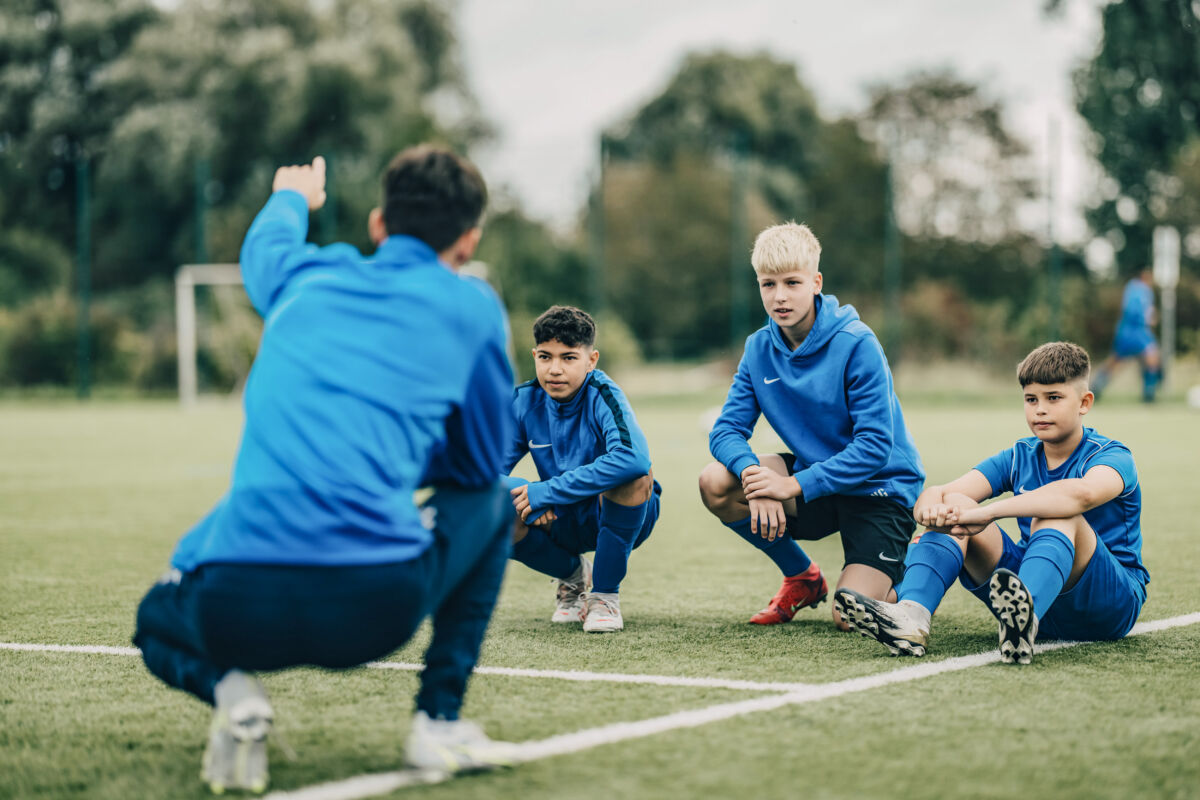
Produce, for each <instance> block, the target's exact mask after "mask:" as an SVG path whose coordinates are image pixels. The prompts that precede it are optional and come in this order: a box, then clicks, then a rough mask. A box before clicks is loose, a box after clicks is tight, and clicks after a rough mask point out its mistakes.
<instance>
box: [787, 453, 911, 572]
mask: <svg viewBox="0 0 1200 800" xmlns="http://www.w3.org/2000/svg"><path fill="white" fill-rule="evenodd" d="M779 457H780V458H782V459H783V463H784V464H785V465H786V466H787V470H788V474H793V470H794V469H795V467H796V457H795V456H794V455H792V454H791V453H779ZM916 530H917V523H916V522H915V521H914V520H913V517H912V514H911V513H910V511H909V509H908V508H906V507H905V506H904V505H902V504H901V503H900V502H899V501H897V500H896V499H894V498H891V497H868V496H863V497H858V496H854V495H846V494H831V495H826V496H825V497H818V498H817V499H816V500H812V501H801V500H797V502H796V516H795V517H788V520H787V532H788V534H789V535H790V536H791V537H792V538H793V539H800V540H804V541H816V540H817V539H824V538H825V537H826V536H829V535H830V534H833V533H838V532H839V531H840V532H841V534H842V553H843V554H844V555H845V564H866V565H867V566H868V567H874V568H875V569H877V570H879V571H880V572H882V573H884V574H885V575H887V576H888V577H889V578H891V579H892V585H893V586H895V585H897V584H899V583H900V579H901V578H903V577H904V557H905V556H906V555H907V554H908V543H909V542H910V541H911V540H912V536H913V533H914V532H915V531H916ZM844 568H845V565H843V569H844Z"/></svg>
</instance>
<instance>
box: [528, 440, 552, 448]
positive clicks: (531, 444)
mask: <svg viewBox="0 0 1200 800" xmlns="http://www.w3.org/2000/svg"><path fill="white" fill-rule="evenodd" d="M549 446H550V445H548V444H534V443H533V439H530V440H529V449H530V450H532V449H534V448H535V447H549Z"/></svg>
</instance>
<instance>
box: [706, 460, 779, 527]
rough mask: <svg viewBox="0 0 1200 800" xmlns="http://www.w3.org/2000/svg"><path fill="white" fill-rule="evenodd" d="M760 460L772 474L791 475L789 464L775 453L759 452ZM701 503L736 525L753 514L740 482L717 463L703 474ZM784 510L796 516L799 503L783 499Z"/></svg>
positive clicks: (722, 518)
mask: <svg viewBox="0 0 1200 800" xmlns="http://www.w3.org/2000/svg"><path fill="white" fill-rule="evenodd" d="M758 461H759V463H760V464H762V465H763V466H764V467H766V468H767V469H770V470H772V471H773V472H778V473H779V474H780V475H787V474H788V471H787V465H786V464H785V463H784V461H783V459H782V458H780V457H779V456H778V455H776V454H775V453H760V454H759V455H758ZM700 500H701V501H702V502H703V503H704V507H705V508H707V509H708V510H709V511H711V512H712V513H713V516H715V517H716V518H717V519H719V520H721V522H727V523H728V522H737V521H738V520H742V519H745V518H746V517H747V516H749V515H750V503H749V501H747V500H746V494H745V492H743V491H742V481H741V479H740V478H739V477H738V476H736V475H734V474H733V473H732V472H730V471H729V470H727V469H725V465H724V464H721V463H720V462H717V461H714V462H712V463H711V464H709V465H708V466H707V467H705V468H704V470H703V471H701V473H700ZM783 511H784V513H785V514H787V515H788V516H795V515H796V501H795V500H794V499H792V500H784V501H783Z"/></svg>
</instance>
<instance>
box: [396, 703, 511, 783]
mask: <svg viewBox="0 0 1200 800" xmlns="http://www.w3.org/2000/svg"><path fill="white" fill-rule="evenodd" d="M515 750H516V746H515V745H513V744H512V743H510V742H494V741H492V740H491V739H489V738H488V737H487V734H485V733H484V732H483V730H482V729H481V728H480V727H479V726H478V725H476V724H475V723H474V722H470V721H469V720H465V719H431V718H430V717H429V715H428V714H426V713H425V712H424V711H418V712H417V713H416V714H413V721H412V729H411V730H410V731H409V733H408V742H407V743H406V745H405V750H404V760H405V763H407V764H408V766H410V767H414V768H416V769H429V770H437V771H439V772H476V771H480V770H486V769H494V768H496V767H511V766H512V764H513V758H514V756H515V755H516V753H515Z"/></svg>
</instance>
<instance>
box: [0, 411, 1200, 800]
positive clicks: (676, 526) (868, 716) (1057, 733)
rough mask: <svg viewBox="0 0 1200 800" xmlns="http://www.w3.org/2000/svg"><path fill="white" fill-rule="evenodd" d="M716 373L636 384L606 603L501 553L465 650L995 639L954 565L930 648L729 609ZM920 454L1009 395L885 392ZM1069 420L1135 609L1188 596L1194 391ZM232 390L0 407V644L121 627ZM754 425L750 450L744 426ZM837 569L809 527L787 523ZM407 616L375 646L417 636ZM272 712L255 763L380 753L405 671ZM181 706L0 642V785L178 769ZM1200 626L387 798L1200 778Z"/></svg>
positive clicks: (141, 672) (1097, 785)
mask: <svg viewBox="0 0 1200 800" xmlns="http://www.w3.org/2000/svg"><path fill="white" fill-rule="evenodd" d="M719 401H720V397H719V396H717V395H713V394H699V395H694V396H686V397H670V398H667V397H653V398H644V399H642V400H640V401H639V400H638V399H637V398H635V399H634V402H635V407H636V408H637V410H638V417H639V420H640V422H641V424H642V426H643V428H644V429H645V430H646V432H647V435H648V436H649V439H650V443H651V451H652V455H653V458H654V467H655V475H656V477H658V479H659V480H660V481H661V482H662V484H663V486H664V488H665V495H664V506H663V513H662V518H661V520H660V522H659V526H658V528H657V530H656V531H655V533H654V536H653V537H652V538H651V539H650V540H649V541H648V542H647V543H646V545H644V546H643V547H642V548H641V549H639V550H638V551H636V552H635V554H634V556H633V558H632V560H631V563H630V572H629V576H628V578H627V579H626V581H625V583H624V585H623V591H622V597H623V601H622V607H623V610H624V612H625V615H626V624H627V628H626V630H625V631H624V632H623V633H621V634H619V635H611V636H600V635H592V636H585V635H584V634H583V633H582V632H580V631H579V630H578V629H577V628H576V629H573V630H564V629H563V628H561V627H559V626H553V627H552V626H551V624H550V623H549V621H548V620H549V614H550V611H551V607H552V599H553V588H552V586H551V584H550V582H549V580H548V579H546V578H543V577H540V576H537V575H535V574H533V573H532V572H531V571H529V570H528V569H526V568H524V567H522V566H520V565H513V567H512V568H511V569H510V571H509V575H508V577H507V579H506V584H505V589H504V593H503V596H502V597H501V600H500V604H499V607H498V610H497V613H496V616H495V619H494V620H493V623H492V627H491V629H490V632H489V636H488V640H487V642H486V644H485V647H484V654H483V659H482V662H481V664H482V665H485V666H497V667H517V668H526V669H536V670H590V671H594V672H622V673H642V674H651V675H670V676H690V677H709V678H724V679H735V680H736V679H742V680H753V681H762V682H790V683H795V682H803V683H827V682H833V681H840V680H843V679H848V678H856V677H863V676H870V675H876V674H880V673H885V672H889V671H891V670H895V669H898V668H900V667H906V666H911V665H913V664H917V663H936V662H939V661H941V660H944V659H946V658H949V657H954V656H964V655H969V654H974V653H980V652H987V651H991V650H994V649H995V646H996V642H995V625H994V623H992V622H991V620H990V617H989V615H988V614H987V611H986V609H985V608H984V607H983V606H982V605H981V604H979V603H978V602H977V601H976V600H974V599H973V598H971V597H969V596H967V595H966V593H965V592H963V591H962V590H961V589H958V588H955V589H954V590H952V591H951V593H950V594H949V596H948V597H947V600H946V602H945V603H944V604H943V606H942V608H941V609H940V610H939V613H938V615H937V616H936V617H935V619H934V631H933V639H932V643H931V648H930V655H929V656H928V657H927V658H926V659H924V660H923V661H921V662H917V661H914V660H897V659H892V658H889V657H888V655H887V653H886V651H885V650H884V649H883V648H882V647H880V646H879V645H877V644H875V643H873V642H869V641H866V640H864V639H861V638H860V637H858V636H855V635H847V634H841V633H838V632H837V631H836V630H834V628H833V626H832V623H831V622H830V621H829V611H828V609H829V606H828V605H823V606H821V607H820V608H819V609H818V610H816V611H813V610H806V611H803V612H801V613H800V614H799V615H798V616H797V619H796V620H795V621H794V622H793V623H791V624H790V625H786V626H780V627H776V628H766V629H762V628H756V627H753V626H750V625H748V624H746V621H745V620H746V618H747V617H748V616H749V615H750V614H751V613H753V612H754V611H756V610H757V609H758V608H760V607H761V606H762V605H763V604H764V603H765V601H766V600H767V599H768V598H769V597H770V596H771V594H772V593H773V592H774V590H775V589H776V588H777V584H778V575H777V574H775V573H774V568H773V567H772V566H771V564H770V563H769V562H767V561H766V559H764V558H762V557H761V556H760V555H759V554H758V553H756V552H755V551H753V550H752V549H751V548H750V547H748V546H747V545H746V544H745V543H744V542H741V541H740V540H739V539H737V537H735V536H733V535H732V534H730V533H729V532H728V531H726V530H725V529H724V528H722V527H721V526H720V525H719V524H717V523H716V522H715V521H714V520H713V519H711V518H710V517H709V516H708V515H707V514H706V512H705V511H704V510H703V508H702V507H701V505H700V503H699V500H698V497H697V493H696V488H695V485H696V475H697V473H698V472H699V470H700V469H701V467H703V465H704V464H705V463H707V461H708V455H707V443H706V437H705V433H704V431H703V430H702V429H701V427H700V423H699V419H700V417H701V414H702V412H703V411H704V410H705V409H706V408H709V407H711V406H713V405H715V404H716V403H718V402H719ZM905 412H906V415H907V417H908V421H909V426H910V428H911V429H912V431H913V434H914V436H915V437H916V440H917V444H918V446H919V447H920V450H921V453H922V455H923V457H924V459H925V464H926V469H927V471H928V473H929V477H930V479H931V480H933V481H943V480H947V479H949V478H951V477H954V476H957V475H958V474H960V473H961V472H962V471H964V470H965V469H967V468H968V467H970V466H971V465H973V464H974V463H976V462H977V461H979V460H981V459H982V458H983V457H984V456H986V455H990V454H991V453H992V452H995V451H996V450H998V449H1000V448H1002V447H1005V446H1007V445H1008V444H1009V443H1011V442H1012V440H1014V439H1015V438H1017V437H1019V436H1023V435H1026V429H1025V427H1024V423H1023V420H1022V416H1021V407H1020V400H1019V395H1018V394H1017V393H1016V391H1015V390H1014V391H1013V392H1012V393H1011V395H1008V396H1005V397H1003V398H995V399H990V400H989V399H985V400H983V401H981V402H972V403H971V404H969V405H965V406H964V405H955V404H954V403H951V402H948V401H947V400H945V399H942V400H938V401H936V402H927V403H924V404H922V403H919V402H917V401H915V400H914V401H913V402H906V403H905ZM1087 421H1088V423H1089V424H1091V425H1094V426H1095V427H1097V428H1099V429H1100V430H1101V431H1103V432H1105V433H1107V434H1109V435H1111V436H1114V437H1116V438H1118V439H1121V440H1122V441H1124V442H1126V443H1127V444H1129V445H1130V446H1131V448H1132V449H1133V452H1134V455H1135V457H1136V459H1137V463H1138V469H1139V474H1140V477H1141V481H1142V489H1143V496H1144V500H1145V510H1144V514H1143V530H1144V534H1145V551H1144V554H1145V559H1146V562H1147V564H1148V566H1149V568H1150V571H1151V574H1152V578H1153V580H1152V583H1151V584H1150V599H1149V601H1148V603H1147V605H1146V607H1145V609H1144V611H1143V613H1142V620H1143V621H1151V620H1157V619H1165V618H1168V617H1173V616H1178V615H1182V614H1188V613H1192V612H1196V611H1200V589H1198V588H1197V585H1198V581H1197V573H1198V571H1200V544H1197V542H1198V541H1200V539H1197V536H1196V524H1197V519H1200V499H1198V498H1200V492H1198V491H1197V488H1196V480H1197V474H1198V473H1200V470H1198V469H1197V468H1198V467H1200V413H1197V412H1195V411H1190V412H1189V411H1188V410H1187V409H1185V408H1183V407H1182V406H1178V405H1169V404H1168V405H1163V406H1161V407H1156V408H1143V407H1141V406H1137V405H1132V404H1120V403H1112V404H1103V405H1100V406H1098V407H1097V408H1096V409H1095V410H1094V411H1093V413H1092V414H1091V415H1090V416H1089V417H1088V420H1087ZM239 425H240V409H239V408H238V407H237V406H236V405H235V404H232V403H212V404H202V405H201V406H200V407H198V408H196V409H193V410H192V411H190V412H185V411H182V410H179V409H178V408H176V407H175V406H174V405H171V404H167V403H140V404H134V403H126V404H122V403H107V404H106V403H94V404H92V405H88V406H81V405H76V404H71V403H61V404H41V405H34V404H30V403H16V402H8V403H5V404H3V405H0V443H2V445H3V458H2V459H0V642H28V643H50V644H69V645H110V646H118V647H127V646H129V638H130V635H131V633H132V625H133V614H134V609H135V607H136V604H137V602H138V600H139V599H140V597H141V595H142V594H143V593H144V592H145V590H146V589H147V587H148V586H149V584H150V583H151V582H152V581H153V579H154V578H155V577H156V576H157V575H158V574H159V573H160V572H161V571H162V569H163V568H164V566H165V563H166V559H167V557H168V555H169V553H170V551H171V548H172V546H173V545H174V543H175V540H176V539H177V538H178V536H179V535H180V534H181V533H182V532H183V530H185V529H186V528H187V527H188V526H189V525H190V524H191V523H193V522H194V521H195V520H196V519H197V518H198V517H199V515H201V514H202V513H203V512H205V511H206V510H207V509H208V508H209V506H210V505H211V504H212V502H213V501H214V500H215V499H216V498H217V497H218V496H219V495H220V493H221V492H222V491H223V490H224V488H225V485H226V481H227V476H228V474H229V469H230V463H231V458H232V454H233V452H234V450H235V448H236V444H237V437H238V429H239ZM760 433H762V435H761V436H760V438H759V440H757V441H756V444H757V445H758V446H759V447H760V449H775V448H776V446H777V445H776V444H775V443H774V442H773V441H772V437H771V436H770V434H769V431H765V432H764V431H762V429H761V428H760ZM811 552H812V554H813V556H814V558H815V559H816V560H817V561H818V562H819V563H821V565H822V566H823V567H824V568H825V570H826V572H827V573H828V574H830V575H831V576H832V575H836V573H837V571H838V569H839V567H840V565H841V550H840V545H839V544H838V542H837V541H836V538H831V539H828V540H826V541H823V542H819V543H816V544H815V545H814V546H812V547H811ZM425 641H426V638H425V634H422V635H420V636H418V640H417V641H415V642H413V643H412V644H410V645H409V646H408V647H406V648H404V649H403V650H401V651H399V652H398V653H396V654H395V655H394V656H393V657H392V658H393V659H394V660H397V661H405V662H414V661H419V660H420V654H421V651H422V649H423V646H424V643H425ZM265 681H266V684H267V687H268V690H269V691H270V692H271V694H272V696H273V699H274V702H275V706H276V712H277V714H278V717H279V723H278V726H277V727H278V728H279V729H281V730H282V733H283V735H284V737H285V738H286V740H287V742H288V744H290V746H291V747H292V748H293V749H294V750H295V751H296V753H297V755H298V758H297V760H296V761H288V760H287V759H286V758H285V756H284V752H283V750H282V749H281V748H279V747H277V746H275V745H273V746H272V749H271V758H272V789H273V790H294V789H300V788H303V787H306V786H309V785H312V784H314V783H318V782H322V781H336V780H341V779H346V778H351V777H354V776H357V775H361V774H363V773H371V772H386V771H390V770H395V769H397V768H398V767H399V764H400V756H401V752H402V745H403V740H404V736H405V734H406V732H407V727H408V719H409V716H410V713H411V697H412V694H413V692H414V689H415V686H416V678H415V675H414V674H413V673H411V672H406V671H399V670H379V669H358V670H352V671H348V672H343V673H332V672H324V671H320V670H307V669H306V670H293V671H289V672H284V673H279V674H275V675H269V676H267V677H266V679H265ZM763 694H764V693H763V692H747V691H737V690H734V689H729V688H695V687H686V686H650V685H629V684H619V683H610V682H602V681H596V682H568V681H562V680H552V679H547V678H534V677H514V676H503V675H487V674H485V675H477V676H476V677H475V678H474V679H473V681H472V687H471V691H470V693H469V695H468V702H467V708H466V712H467V713H468V715H469V716H471V717H472V718H474V719H477V720H478V721H480V722H482V723H483V724H484V726H485V728H486V729H487V730H488V731H489V733H491V734H492V735H494V736H499V737H503V738H507V739H510V740H514V741H527V740H536V739H544V738H547V737H551V736H555V735H559V734H565V733H569V732H572V731H577V730H582V729H588V728H595V727H598V726H601V725H606V724H610V723H616V722H627V721H637V720H646V719H651V718H655V717H660V716H663V715H666V714H670V713H672V712H675V711H679V710H683V709H703V708H707V707H710V706H714V705H718V704H722V703H729V702H735V701H741V700H747V699H750V698H753V697H759V696H763ZM207 721H208V711H207V709H205V708H204V707H202V706H201V705H200V704H199V703H197V702H195V701H193V700H192V699H191V698H189V697H187V696H185V695H183V694H182V693H179V692H174V691H171V690H168V689H167V688H166V687H164V686H162V685H161V684H159V683H158V682H157V681H156V680H155V679H154V678H152V677H151V676H150V675H149V673H147V672H146V671H145V669H144V667H143V666H142V665H141V662H140V660H139V659H137V658H135V657H132V656H128V655H93V654H80V653H55V652H17V651H12V650H0V798H9V797H13V798H18V797H19V798H25V797H47V798H49V797H87V798H140V797H146V798H163V797H183V798H187V797H204V796H207V791H206V790H205V789H203V788H202V786H201V784H200V782H199V780H198V770H199V763H200V754H201V752H202V750H203V747H204V740H205V734H206V730H207ZM1197 753H1200V625H1190V626H1184V627H1177V628H1173V629H1170V630H1165V631H1160V632H1157V633H1149V634H1145V635H1141V636H1136V637H1131V638H1129V639H1126V640H1125V641H1122V642H1118V643H1109V644H1091V645H1083V646H1078V647H1072V648H1067V649H1063V650H1058V651H1054V652H1046V653H1043V654H1040V655H1039V656H1038V657H1036V658H1035V661H1034V663H1033V665H1031V666H1029V667H1024V668H1015V667H1010V666H1004V665H1000V664H986V665H983V666H978V667H973V668H970V669H965V670H962V671H958V672H949V673H945V674H939V675H933V676H931V677H927V678H923V679H920V680H913V681H910V682H905V683H895V684H892V685H888V686H883V687H880V688H875V689H869V690H865V691H856V692H852V693H848V694H845V695H842V696H840V697H835V698H832V699H828V700H822V701H818V702H812V703H806V704H803V705H794V706H787V707H783V708H779V709H776V710H772V711H764V712H758V713H752V714H747V715H743V716H737V717H735V718H732V719H727V720H724V721H719V722H713V723H710V724H706V725H701V726H698V727H694V728H687V729H680V730H672V731H667V732H665V733H659V734H655V735H652V736H647V737H644V738H638V739H630V740H625V741H616V742H613V743H609V744H602V745H600V746H596V747H593V748H590V749H587V750H583V751H581V752H577V753H573V754H569V755H561V756H554V757H550V758H545V759H542V760H538V761H534V762H530V763H527V764H522V765H520V766H518V767H517V768H514V769H512V770H508V771H505V772H503V773H498V774H490V775H481V776H472V777H463V778H458V779H455V780H453V781H451V782H449V783H445V784H441V785H437V786H427V787H416V788H410V789H405V790H401V791H399V792H397V793H396V796H404V797H412V798H417V797H420V798H561V797H564V796H568V797H570V796H601V797H632V798H659V797H675V798H692V797H734V796H737V797H744V798H775V797H778V798H784V797H788V798H792V797H803V798H842V797H866V798H873V797H879V798H885V797H886V798H895V797H947V798H960V797H985V798H988V797H996V798H1000V797H1004V798H1011V797H1055V798H1060V797H1066V798H1075V797H1078V798H1097V797H1113V798H1116V797H1122V798H1124V797H1131V796H1133V797H1171V798H1175V797H1178V798H1183V797H1198V796H1200V758H1197Z"/></svg>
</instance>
